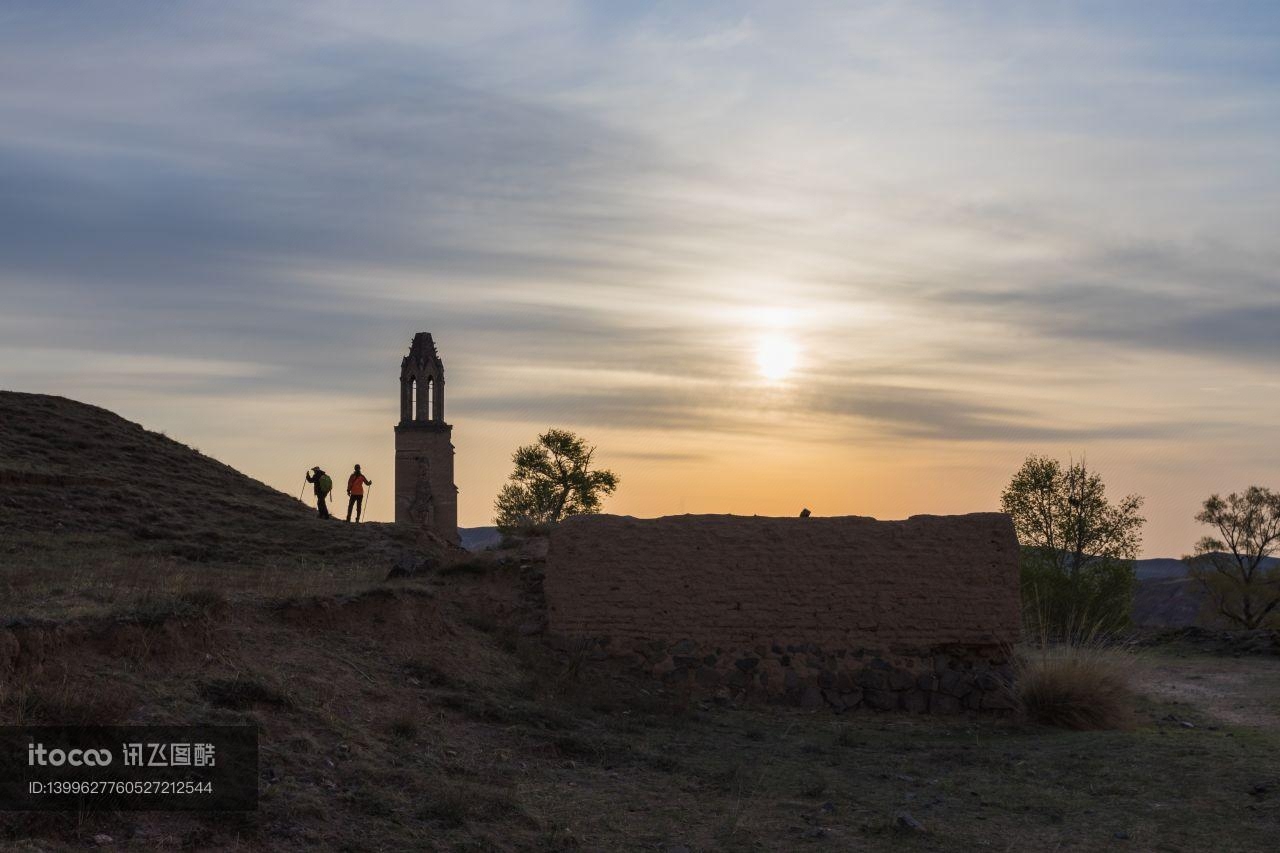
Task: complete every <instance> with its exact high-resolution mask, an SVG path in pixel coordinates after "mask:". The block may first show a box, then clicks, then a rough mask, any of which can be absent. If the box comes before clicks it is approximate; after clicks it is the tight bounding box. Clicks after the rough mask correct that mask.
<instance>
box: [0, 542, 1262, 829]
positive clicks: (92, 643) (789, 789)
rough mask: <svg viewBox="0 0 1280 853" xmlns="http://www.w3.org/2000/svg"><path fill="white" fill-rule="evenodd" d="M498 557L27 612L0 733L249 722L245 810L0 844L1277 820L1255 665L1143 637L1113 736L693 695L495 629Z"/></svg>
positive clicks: (1258, 825)
mask: <svg viewBox="0 0 1280 853" xmlns="http://www.w3.org/2000/svg"><path fill="white" fill-rule="evenodd" d="M518 573H519V569H518V567H515V566H505V567H504V566H489V567H487V568H485V569H484V570H483V571H476V572H474V573H465V572H464V573H452V574H448V575H436V576H433V577H430V578H426V579H415V580H411V581H404V582H396V583H392V584H379V585H377V586H376V587H375V588H374V589H372V590H371V591H369V592H366V593H362V594H348V595H341V596H336V597H335V596H331V595H314V596H304V597H301V598H299V597H285V598H279V599H275V600H267V599H261V600H251V599H246V600H237V602H236V603H234V604H231V603H227V604H220V603H219V600H218V598H217V597H216V596H203V597H200V596H197V597H195V598H190V597H188V598H182V597H179V598H177V599H174V600H173V601H171V602H169V604H168V606H167V607H166V606H165V605H164V603H163V602H158V601H156V600H151V601H149V602H148V605H147V608H146V609H145V611H142V612H140V613H139V612H133V613H130V612H129V611H127V610H125V611H118V612H116V613H115V615H112V616H108V617H95V619H96V620H97V621H91V622H90V623H85V624H81V623H74V624H80V627H79V628H74V627H72V623H68V624H64V625H60V626H57V627H56V628H55V627H52V626H51V628H50V630H56V631H58V632H59V633H58V636H59V637H60V639H59V641H58V643H52V644H50V645H49V646H48V652H47V655H46V659H45V660H44V661H43V663H42V665H41V667H40V668H39V671H35V670H31V669H27V670H24V671H22V672H19V671H18V670H16V669H15V670H13V671H11V672H10V673H9V674H8V675H6V676H4V677H3V678H0V722H4V723H15V722H52V721H66V720H92V721H95V722H126V723H128V722H133V723H139V722H166V721H171V722H184V723H190V722H199V721H209V722H214V721H216V722H224V723H225V722H242V723H243V722H253V723H256V724H257V725H258V726H259V727H260V731H261V747H262V751H261V766H260V768H259V789H260V792H261V798H260V806H259V809H258V811H257V812H254V813H249V814H243V815H203V816H202V815H176V814H85V815H71V814H45V815H34V814H28V815H23V814H6V815H2V816H0V847H3V848H5V849H20V850H62V849H85V848H87V847H97V848H98V849H122V850H125V849H127V850H172V849H217V850H223V849H228V850H257V849H272V850H304V849H305V850H314V849H323V850H351V851H356V850H361V851H363V850H388V851H392V850H424V849H425V850H542V851H553V850H590V851H596V850H600V851H611V850H634V851H679V850H681V849H684V850H687V851H706V850H731V851H733V850H740V851H775V850H780V851H782V850H907V851H915V850H1002V851H1004V850H1017V851H1022V850H1143V851H1146V850H1162V851H1201V850H1215V851H1229V850H1240V851H1253V850H1267V849H1274V847H1273V846H1272V845H1273V842H1274V838H1275V837H1276V833H1277V832H1280V768H1278V767H1277V765H1276V760H1275V756H1277V755H1280V727H1278V726H1277V715H1276V710H1277V697H1278V696H1280V667H1278V665H1277V664H1278V662H1277V661H1276V660H1274V659H1271V658H1260V657H1256V658H1220V657H1216V656H1211V655H1206V654H1203V653H1200V652H1196V651H1195V650H1185V649H1181V648H1178V647H1170V648H1158V649H1155V650H1146V651H1143V652H1141V653H1140V654H1141V660H1140V664H1139V669H1140V670H1141V671H1142V673H1143V674H1142V675H1141V676H1140V678H1139V686H1140V688H1141V691H1142V696H1140V697H1139V698H1138V700H1137V703H1138V706H1137V712H1136V720H1135V723H1134V725H1133V727H1132V728H1130V729H1128V730H1123V731H1109V732H1071V731H1062V730H1057V729H1051V728H1046V727H1042V726H1035V725H1030V724H1024V723H1019V722H1017V721H1016V720H994V719H989V718H969V717H960V718H936V719H931V718H926V717H912V716H906V715H900V714H877V713H873V712H859V713H852V714H844V715H836V714H832V713H830V712H827V711H823V712H805V711H801V710H798V709H793V708H784V707H776V706H762V705H747V706H742V707H735V706H727V705H717V704H714V703H710V702H703V701H698V700H693V701H688V700H686V699H684V698H683V697H679V696H673V695H669V694H664V693H663V692H662V691H661V688H660V687H659V686H658V685H657V684H654V683H649V682H637V681H634V680H630V679H627V678H624V677H622V676H620V675H619V674H617V673H611V672H608V671H603V670H602V671H594V670H587V669H574V668H573V667H570V666H566V665H565V663H564V662H563V661H562V660H561V659H560V658H558V657H557V656H556V655H555V654H554V653H552V652H551V651H550V650H549V649H548V648H547V647H546V645H545V644H544V643H543V642H542V640H541V639H540V638H538V637H536V636H534V637H525V636H521V635H520V634H519V632H518V631H516V630H514V629H513V628H512V625H514V624H518V622H519V620H520V616H519V614H518V612H517V609H518V607H517V604H518V602H516V599H515V597H513V594H512V591H513V590H516V589H518V588H519V583H518V580H519V578H518ZM193 601H195V602H203V603H202V604H201V606H200V607H194V606H193V604H192V603H191V602H193ZM99 836H105V837H109V839H110V841H105V842H104V841H102V839H101V838H99V842H100V843H99V842H95V841H94V839H95V837H99Z"/></svg>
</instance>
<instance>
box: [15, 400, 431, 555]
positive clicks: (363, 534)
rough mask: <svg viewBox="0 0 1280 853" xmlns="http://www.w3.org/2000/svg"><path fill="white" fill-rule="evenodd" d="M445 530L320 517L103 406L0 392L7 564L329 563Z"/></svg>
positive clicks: (427, 543)
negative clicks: (414, 531) (419, 531)
mask: <svg viewBox="0 0 1280 853" xmlns="http://www.w3.org/2000/svg"><path fill="white" fill-rule="evenodd" d="M407 548H414V549H417V550H421V551H426V552H429V553H440V552H441V551H442V550H443V548H444V546H443V545H442V544H441V543H439V542H438V541H433V540H429V539H428V540H421V539H418V538H414V537H412V536H411V535H409V534H408V533H406V532H405V531H402V530H397V529H396V528H395V527H394V526H393V525H388V524H361V525H355V524H346V523H345V522H342V521H337V520H334V521H323V520H321V519H319V518H317V517H316V514H315V510H314V509H312V508H310V507H308V506H306V505H304V504H303V503H300V502H299V501H298V500H297V499H296V498H295V497H293V496H290V495H285V494H282V493H281V492H278V491H276V490H275V489H272V488H271V487H269V486H267V485H265V484H264V483H261V482H259V481H257V480H254V479H253V478H251V477H247V476H245V475H244V474H241V473H240V472H239V471H237V470H235V469H234V468H232V467H230V466H228V465H224V464H223V463H221V462H219V461H217V460H215V459H211V458H209V457H208V456H204V455H203V454H201V453H199V452H198V451H196V450H193V449H192V448H190V447H187V446H186V445H184V444H181V443H179V442H176V441H174V440H172V439H170V438H167V437H166V436H164V435H161V434H159V433H155V432H151V431H149V430H146V429H144V428H143V427H141V426H139V425H138V424H135V423H132V422H130V421H127V420H125V419H124V418H121V417H119V416H118V415H115V414H112V413H111V412H109V411H107V410H105V409H101V408H98V407H96V406H90V405H86V404H84V403H78V402H75V401H73V400H68V399H66V398H62V397H52V396H47V395H42V394H22V393H16V392H9V391H0V566H6V565H7V566H11V567H12V566H28V567H31V568H32V569H38V568H43V567H57V566H59V565H62V564H69V563H72V562H74V563H75V564H76V565H77V566H95V565H98V564H102V563H105V562H116V563H119V562H120V561H123V560H129V559H134V558H140V559H143V560H148V561H151V562H152V563H154V562H155V561H168V562H170V563H181V564H191V565H198V566H209V565H223V566H226V565H252V566H256V567H262V566H272V565H277V564H279V565H298V564H302V565H324V564H336V563H343V564H347V563H350V561H352V560H361V561H375V562H376V563H377V564H378V565H379V566H382V567H383V571H384V572H385V568H386V567H388V566H389V565H390V563H391V562H392V561H393V560H394V559H395V558H396V556H397V555H399V554H400V553H401V552H403V551H404V550H406V549H407Z"/></svg>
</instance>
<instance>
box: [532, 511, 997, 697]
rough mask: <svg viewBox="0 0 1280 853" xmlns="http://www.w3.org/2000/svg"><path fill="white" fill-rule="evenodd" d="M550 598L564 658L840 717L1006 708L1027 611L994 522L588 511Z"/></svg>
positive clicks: (553, 578)
mask: <svg viewBox="0 0 1280 853" xmlns="http://www.w3.org/2000/svg"><path fill="white" fill-rule="evenodd" d="M544 591H545V594H546V600H547V613H548V625H547V628H548V632H549V633H550V634H552V635H553V636H554V637H557V638H560V640H561V641H563V642H564V643H565V645H564V647H565V648H566V649H569V648H571V647H572V648H576V649H577V650H578V653H580V654H587V655H589V656H590V657H594V658H597V659H603V658H605V657H610V658H618V657H626V658H629V659H630V660H631V661H632V662H634V663H635V665H637V666H639V667H641V668H645V669H648V670H649V671H650V672H651V673H652V674H653V675H655V676H658V677H660V678H662V679H663V680H664V681H665V682H667V683H668V684H688V685H689V686H691V687H694V688H700V689H703V690H705V691H708V692H714V693H720V694H725V695H728V696H730V697H736V696H742V695H749V694H760V695H763V696H767V697H778V696H785V697H787V698H790V699H792V700H794V701H796V702H798V703H800V704H804V705H810V706H819V705H821V704H823V703H825V704H828V705H831V706H833V707H834V708H836V709H837V710H846V709H849V708H854V707H858V706H859V705H863V704H865V705H866V706H868V707H873V708H877V709H881V710H890V709H895V708H899V709H906V710H913V711H933V712H943V713H946V712H955V711H959V710H964V709H970V710H988V709H990V710H1005V709H1007V708H1008V707H1010V706H1009V702H1008V698H1007V694H1008V691H1007V689H1006V688H1007V685H1008V683H1009V681H1010V680H1011V678H1012V670H1011V669H1010V667H1009V661H1008V648H1009V646H1011V645H1012V644H1013V643H1015V642H1016V641H1017V639H1018V635H1019V631H1020V626H1021V615H1020V609H1019V605H1020V597H1019V589H1018V544H1017V539H1016V537H1015V535H1014V531H1013V524H1012V522H1011V520H1010V519H1009V517H1008V516H1006V515H1003V514H999V513H977V514H972V515H961V516H914V517H912V518H909V519H907V520H905V521H877V520H875V519H872V518H862V517H856V516H848V517H836V518H764V517H758V516H753V517H745V516H729V515H704V516H690V515H685V516H669V517H666V518H658V519H636V518H629V517H619V516H605V515H596V516H579V517H575V518H571V519H569V520H567V521H566V522H564V523H563V524H561V525H560V526H559V527H557V528H556V529H555V531H554V532H553V533H552V536H551V546H550V551H549V554H548V558H547V571H546V580H545V583H544Z"/></svg>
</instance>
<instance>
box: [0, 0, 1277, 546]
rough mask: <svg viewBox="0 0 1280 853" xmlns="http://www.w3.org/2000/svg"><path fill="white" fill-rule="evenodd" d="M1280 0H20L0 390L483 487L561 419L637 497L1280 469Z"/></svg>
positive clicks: (739, 504) (1153, 488) (804, 500)
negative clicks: (434, 378)
mask: <svg viewBox="0 0 1280 853" xmlns="http://www.w3.org/2000/svg"><path fill="white" fill-rule="evenodd" d="M1277 223H1280V6H1277V5H1276V4H1274V3H1271V2H1257V3H1244V2H1221V3H1212V4H1210V3H1190V2H1188V3H1180V2H1157V0H1152V2H1143V3H1114V2H1079V3H1067V2H1043V0H1037V2H1030V0H1028V2H1001V3H994V2H992V3H980V2H973V3H955V2H936V3H930V2H911V3H907V2H865V3H857V2H852V3H808V2H794V3H772V2H759V3H755V2H741V3H728V2H708V3H699V4H688V3H662V2H658V3H630V2H609V3H594V4H588V3H572V2H556V0H548V2H539V3H526V2H474V0H472V2H465V3H464V2H457V3H454V2H439V3H421V2H415V3H403V4H398V3H338V2H325V0H319V1H318V2H317V1H316V0H312V2H301V3H275V2H265V0H253V2H235V0H218V2H186V3H180V4H175V3H171V2H164V3H159V2H156V3H150V2H139V0H131V1H130V2H120V3H112V2H93V3H79V2H70V0H68V2H59V3H46V2H30V3H27V2H13V0H10V1H9V2H6V3H4V4H3V5H0V387H2V388H7V389H12V390H21V391H36V392H45V393H53V394H61V395H65V396H68V397H72V398H75V399H78V400H83V401H86V402H91V403H94V404H97V405H101V406H105V407H107V408H110V409H112V410H113V411H115V412H117V413H119V414H121V415H123V416H125V417H127V418H129V419H130V420H135V421H138V422H140V423H142V424H143V425H145V426H147V427H149V428H151V429H156V430H164V431H165V432H167V433H168V434H169V435H170V436H172V437H174V438H177V439H179V440H181V441H184V442H186V443H188V444H191V445H193V446H196V447H198V448H199V449H200V450H201V451H202V452H204V453H207V454H209V455H212V456H216V457H218V458H220V459H221V460H223V461H225V462H227V463H229V464H231V465H234V466H235V467H237V468H239V469H240V470H242V471H244V472H246V473H248V474H250V475H252V476H254V477H257V478H259V479H261V480H264V481H265V482H267V483H270V484H271V485H273V486H276V487H277V488H279V489H281V490H283V491H285V492H288V493H291V494H292V493H297V492H298V490H299V487H300V485H301V481H302V476H303V472H304V471H305V469H307V468H309V467H310V466H312V465H317V464H319V465H322V466H324V467H325V468H326V469H327V470H329V471H331V472H341V473H345V471H347V470H349V466H350V465H351V464H352V463H354V462H360V463H361V464H362V465H363V467H364V469H365V471H366V473H367V474H368V475H369V476H370V477H371V478H372V479H373V481H374V483H375V486H374V488H373V492H372V495H371V497H370V502H371V507H370V514H371V517H373V518H375V519H388V518H389V517H390V515H391V506H392V503H391V496H392V472H391V462H392V454H393V435H392V427H393V424H394V421H395V420H396V419H397V417H398V389H397V382H398V376H399V364H400V359H401V357H402V356H403V355H404V354H405V352H406V351H407V348H408V345H409V341H410V339H411V338H412V336H413V334H414V333H415V332H417V331H429V332H431V333H432V334H433V336H434V338H435V340H436V343H437V345H438V347H439V350H440V354H441V356H442V358H443V360H444V363H445V366H446V380H447V386H448V396H447V402H448V408H447V411H446V416H447V418H448V420H449V421H450V422H451V423H452V424H453V425H454V431H453V436H454V444H455V446H456V448H457V456H456V479H457V483H458V486H459V489H460V494H459V511H460V522H461V523H462V524H463V525H466V526H475V525H483V524H487V523H489V520H490V518H491V516H492V502H493V498H494V496H495V495H496V493H497V491H498V489H499V488H500V487H501V485H502V483H503V481H504V479H505V477H506V476H507V474H508V473H509V470H510V456H511V453H512V451H514V449H515V448H516V447H517V446H518V445H520V444H523V443H528V442H529V441H531V440H532V439H533V438H534V437H536V435H537V434H538V433H539V432H540V431H542V430H544V429H545V428H547V427H550V426H558V427H563V428H568V429H573V430H576V431H578V432H580V433H581V434H583V435H584V436H586V437H587V438H588V439H589V440H590V441H591V443H593V444H594V445H596V446H597V448H598V451H597V458H598V460H599V461H600V463H601V464H602V465H605V466H607V467H609V468H611V469H612V470H614V471H615V472H616V473H617V474H618V475H619V476H620V477H621V487H620V489H619V491H618V493H617V494H616V495H615V496H614V497H613V498H611V499H610V500H609V501H608V502H607V504H606V510H607V511H610V512H617V513H624V514H632V515H640V516H654V515H665V514H674V513H685V512H734V513H746V514H751V513H757V514H761V515H794V514H796V513H798V512H799V511H800V509H801V508H802V507H808V508H810V509H811V510H812V511H813V512H814V513H815V514H817V515H842V514H856V515H871V516H875V517H878V518H904V517H906V516H909V515H912V514H918V513H956V512H969V511H986V510H994V509H997V508H998V506H999V496H1000V492H1001V489H1002V488H1003V486H1004V485H1005V484H1006V483H1007V482H1008V480H1009V478H1010V476H1011V475H1012V473H1013V472H1014V471H1015V470H1016V469H1017V467H1018V466H1019V464H1020V463H1021V462H1022V460H1023V459H1024V458H1025V457H1026V456H1027V455H1029V454H1032V453H1036V454H1048V455H1051V456H1055V457H1058V458H1061V459H1063V460H1066V459H1069V458H1076V459H1079V458H1085V459H1087V461H1088V463H1089V464H1090V465H1091V466H1092V467H1094V468H1096V469H1097V470H1098V471H1100V472H1101V473H1102V474H1103V476H1104V478H1105V480H1106V482H1107V484H1108V487H1109V490H1110V492H1111V493H1113V494H1115V495H1116V496H1120V495H1122V494H1127V493H1137V494H1141V495H1143V496H1144V497H1145V498H1146V505H1145V514H1146V516H1147V519H1148V522H1147V525H1146V528H1145V539H1144V545H1143V552H1144V554H1145V555H1147V556H1179V555H1181V554H1184V553H1187V552H1189V551H1190V550H1191V547H1192V545H1193V544H1194V542H1195V540H1196V539H1197V538H1199V536H1201V535H1202V534H1203V533H1206V532H1207V531H1206V530H1203V529H1201V528H1200V527H1199V526H1198V525H1197V524H1196V522H1195V521H1194V515H1195V513H1196V511H1197V509H1198V506H1199V504H1200V502H1202V501H1203V499H1204V498H1205V497H1207V496H1208V495H1209V494H1210V493H1212V492H1224V493H1225V492H1228V491H1233V490H1241V489H1243V488H1245V487H1247V486H1249V485H1251V484H1259V485H1269V486H1272V487H1280V443H1278V442H1277V441H1276V436H1277V423H1280V393H1278V392H1280V374H1278V372H1277V371H1278V369H1280V240H1277V238H1276V234H1277V231H1276V229H1277Z"/></svg>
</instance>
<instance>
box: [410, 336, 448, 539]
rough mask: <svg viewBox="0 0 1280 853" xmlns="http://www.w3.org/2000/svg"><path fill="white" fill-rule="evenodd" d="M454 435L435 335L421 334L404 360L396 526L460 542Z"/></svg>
mask: <svg viewBox="0 0 1280 853" xmlns="http://www.w3.org/2000/svg"><path fill="white" fill-rule="evenodd" d="M452 437H453V427H452V426H450V425H449V424H447V423H445V420H444V362H443V361H441V360H440V354H439V353H438V352H436V345H435V342H434V341H432V340H431V335H430V334H429V333H427V332H418V333H417V334H416V335H414V336H413V343H412V344H411V345H410V347H409V354H408V355H406V356H405V357H404V359H403V360H402V361H401V362H400V423H398V424H397V425H396V524H407V525H412V526H414V527H416V528H425V529H428V530H431V531H432V532H434V533H435V534H436V535H437V536H439V537H440V538H442V539H444V540H445V541H446V542H452V543H454V544H457V542H458V487H457V486H455V485H454V484H453V440H452Z"/></svg>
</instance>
